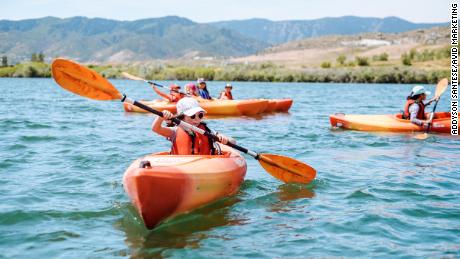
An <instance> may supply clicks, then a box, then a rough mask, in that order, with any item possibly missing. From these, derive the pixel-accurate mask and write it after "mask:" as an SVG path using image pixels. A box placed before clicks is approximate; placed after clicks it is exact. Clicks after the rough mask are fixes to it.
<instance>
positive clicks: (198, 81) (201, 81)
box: [196, 78, 206, 84]
mask: <svg viewBox="0 0 460 259" xmlns="http://www.w3.org/2000/svg"><path fill="white" fill-rule="evenodd" d="M196 82H197V83H198V84H202V83H205V84H206V81H205V80H204V78H198V80H196Z"/></svg>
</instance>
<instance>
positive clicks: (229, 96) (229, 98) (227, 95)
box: [220, 91, 233, 100]
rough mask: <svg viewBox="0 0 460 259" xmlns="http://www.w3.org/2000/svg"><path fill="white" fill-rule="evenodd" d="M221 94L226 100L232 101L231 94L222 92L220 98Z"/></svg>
mask: <svg viewBox="0 0 460 259" xmlns="http://www.w3.org/2000/svg"><path fill="white" fill-rule="evenodd" d="M222 94H224V95H225V96H226V97H227V99H228V100H233V96H232V93H227V91H223V92H221V93H220V96H222Z"/></svg>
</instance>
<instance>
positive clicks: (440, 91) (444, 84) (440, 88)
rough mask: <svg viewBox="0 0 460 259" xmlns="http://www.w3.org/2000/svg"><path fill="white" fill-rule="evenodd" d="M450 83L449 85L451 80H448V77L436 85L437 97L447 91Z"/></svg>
mask: <svg viewBox="0 0 460 259" xmlns="http://www.w3.org/2000/svg"><path fill="white" fill-rule="evenodd" d="M448 85H449V80H447V78H443V79H441V81H439V82H438V84H437V85H436V93H435V96H436V97H439V96H441V95H442V94H443V93H444V92H445V91H446V89H447V86H448Z"/></svg>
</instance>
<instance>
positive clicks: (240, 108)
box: [123, 99, 268, 116]
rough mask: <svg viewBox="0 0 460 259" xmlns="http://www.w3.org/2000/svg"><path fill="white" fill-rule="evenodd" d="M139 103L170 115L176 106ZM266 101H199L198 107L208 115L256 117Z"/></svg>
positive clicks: (127, 107) (130, 109) (159, 102)
mask: <svg viewBox="0 0 460 259" xmlns="http://www.w3.org/2000/svg"><path fill="white" fill-rule="evenodd" d="M141 103H143V104H145V105H147V106H149V107H151V108H153V109H155V110H160V111H162V110H168V111H170V112H172V113H175V112H176V104H175V103H171V102H167V101H162V100H154V101H141ZM267 105H268V101H267V100H256V99H249V100H212V101H206V100H200V106H201V107H202V108H203V109H204V110H205V111H206V112H207V114H208V115H227V116H237V115H257V114H260V113H262V112H263V111H265V109H266V108H267ZM123 107H124V109H125V111H126V112H141V113H146V112H147V111H145V110H143V109H141V108H138V107H136V106H133V105H131V104H129V103H123Z"/></svg>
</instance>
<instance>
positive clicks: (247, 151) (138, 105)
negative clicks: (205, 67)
mask: <svg viewBox="0 0 460 259" xmlns="http://www.w3.org/2000/svg"><path fill="white" fill-rule="evenodd" d="M121 101H122V102H125V101H127V102H128V103H132V104H133V105H135V106H137V107H139V108H142V109H144V110H146V111H148V112H151V113H153V114H155V115H157V116H160V117H163V113H162V112H160V111H157V110H155V109H153V108H151V107H149V106H147V105H145V104H142V103H140V102H138V101H132V100H130V99H127V97H126V95H123V98H122V99H121ZM172 121H173V122H174V123H175V124H177V125H178V126H180V124H183V125H184V124H187V125H188V126H192V125H190V124H188V123H186V122H183V121H181V120H179V119H177V118H173V119H172ZM188 126H187V127H188ZM192 127H193V126H192ZM204 135H205V136H209V137H211V138H212V139H213V140H214V141H219V138H218V137H217V136H216V135H214V134H212V133H211V132H207V131H204ZM226 145H227V146H229V147H231V148H234V149H236V150H238V151H241V152H243V153H245V154H248V155H250V156H252V157H254V158H255V159H258V158H259V154H257V153H256V152H254V151H251V150H249V149H247V148H244V147H242V146H239V145H237V144H234V143H231V142H227V144H226Z"/></svg>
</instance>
